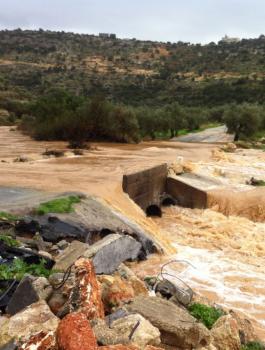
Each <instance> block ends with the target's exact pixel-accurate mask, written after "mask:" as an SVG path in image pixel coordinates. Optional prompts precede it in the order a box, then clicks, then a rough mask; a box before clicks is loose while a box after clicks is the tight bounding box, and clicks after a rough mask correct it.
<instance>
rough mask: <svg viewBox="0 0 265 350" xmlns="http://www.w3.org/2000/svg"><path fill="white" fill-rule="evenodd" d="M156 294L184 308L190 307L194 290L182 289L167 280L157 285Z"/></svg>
mask: <svg viewBox="0 0 265 350" xmlns="http://www.w3.org/2000/svg"><path fill="white" fill-rule="evenodd" d="M155 292H156V293H159V294H160V295H162V296H163V297H164V298H166V299H170V301H172V302H174V303H176V304H181V305H184V306H188V305H189V304H190V302H191V300H192V297H193V291H192V289H185V290H184V289H181V288H179V287H178V286H176V285H174V284H173V283H172V282H170V281H168V280H166V279H165V280H163V281H160V282H158V283H157V285H156V288H155Z"/></svg>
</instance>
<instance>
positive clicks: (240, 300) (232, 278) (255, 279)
mask: <svg viewBox="0 0 265 350" xmlns="http://www.w3.org/2000/svg"><path fill="white" fill-rule="evenodd" d="M155 221H156V223H157V225H158V226H159V227H160V229H161V230H162V232H163V234H164V236H165V237H167V238H168V239H169V240H170V241H171V243H172V245H173V246H174V247H175V248H176V251H177V253H176V254H174V255H171V256H167V257H164V258H162V259H161V260H159V259H156V258H153V259H154V260H152V259H151V260H150V261H147V262H143V263H142V264H141V265H140V266H139V267H137V272H138V273H139V274H140V275H141V274H142V275H144V273H146V274H152V273H158V272H159V271H160V267H161V266H162V264H163V263H165V262H166V261H169V260H171V259H177V260H185V261H188V262H190V263H191V264H192V266H190V265H187V264H182V263H175V264H171V265H169V266H167V267H166V271H167V272H169V273H171V274H175V275H176V276H178V277H179V278H181V279H182V280H183V281H184V282H186V283H187V284H188V285H189V286H190V287H192V288H193V289H194V291H196V292H197V293H199V295H201V296H203V297H206V298H208V299H209V300H211V301H212V302H214V303H216V304H218V305H221V306H223V307H224V308H225V309H227V310H229V309H233V310H235V311H238V312H239V313H241V314H243V315H245V316H246V317H249V318H250V319H252V320H253V322H254V326H255V328H256V331H257V333H258V335H259V336H260V337H261V338H262V339H263V340H265V269H264V266H265V224H264V223H254V222H252V221H250V220H248V219H246V218H239V217H226V216H224V215H223V214H220V213H216V212H215V211H212V210H198V209H187V208H180V207H170V208H166V209H165V210H164V215H163V217H162V218H161V219H155Z"/></svg>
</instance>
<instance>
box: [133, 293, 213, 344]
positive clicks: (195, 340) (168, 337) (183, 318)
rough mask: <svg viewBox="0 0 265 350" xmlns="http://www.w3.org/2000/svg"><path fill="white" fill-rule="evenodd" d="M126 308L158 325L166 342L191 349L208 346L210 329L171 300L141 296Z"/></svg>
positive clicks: (163, 341) (162, 338) (163, 340)
mask: <svg viewBox="0 0 265 350" xmlns="http://www.w3.org/2000/svg"><path fill="white" fill-rule="evenodd" d="M126 308H127V310H128V311H129V312H135V313H139V314H140V315H142V316H143V317H144V318H145V319H147V320H149V321H150V322H151V323H152V325H153V326H155V327H157V328H158V329H159V330H160V333H161V341H162V343H164V344H167V345H170V346H175V347H178V348H181V349H185V350H191V349H193V348H197V347H199V346H207V345H208V344H209V342H210V332H209V331H208V329H207V328H206V327H205V326H204V325H203V324H201V323H198V322H197V320H196V319H195V318H193V317H192V316H191V315H190V314H189V313H188V311H186V310H184V309H182V308H180V307H178V306H176V305H175V304H173V303H171V302H170V301H167V300H164V299H162V298H158V297H142V296H141V297H137V298H135V299H134V301H133V302H132V303H131V304H129V305H128V306H127V307H126Z"/></svg>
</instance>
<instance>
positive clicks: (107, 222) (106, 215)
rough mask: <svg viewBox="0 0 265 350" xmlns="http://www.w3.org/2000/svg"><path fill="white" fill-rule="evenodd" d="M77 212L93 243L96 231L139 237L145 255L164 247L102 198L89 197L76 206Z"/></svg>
mask: <svg viewBox="0 0 265 350" xmlns="http://www.w3.org/2000/svg"><path fill="white" fill-rule="evenodd" d="M76 214H77V215H78V216H79V217H80V218H82V222H83V223H84V225H85V227H87V228H88V230H89V232H90V236H89V237H90V239H91V243H93V235H94V234H95V232H96V233H100V234H102V233H105V232H109V233H114V232H116V233H119V234H122V235H124V234H128V235H130V236H132V237H134V238H136V239H137V241H139V242H140V243H141V245H142V249H143V253H144V254H145V255H148V254H151V253H156V252H157V251H158V250H159V251H161V250H162V249H161V248H160V247H158V244H157V242H155V241H154V240H153V239H152V238H151V237H150V235H149V233H148V232H147V231H145V230H144V229H143V228H142V227H141V226H140V225H138V224H137V223H136V222H134V221H132V220H131V219H129V218H128V217H126V216H125V215H123V214H122V213H121V212H119V211H117V210H115V209H113V208H112V207H110V206H109V205H107V203H105V202H104V201H103V200H101V199H97V198H94V197H88V198H86V199H85V200H83V201H82V203H81V204H80V205H78V206H77V207H76Z"/></svg>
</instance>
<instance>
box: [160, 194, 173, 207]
mask: <svg viewBox="0 0 265 350" xmlns="http://www.w3.org/2000/svg"><path fill="white" fill-rule="evenodd" d="M161 204H162V205H163V206H164V207H170V206H171V205H176V204H177V202H176V200H175V199H174V198H172V197H170V196H169V197H165V198H163V200H162V202H161Z"/></svg>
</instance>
